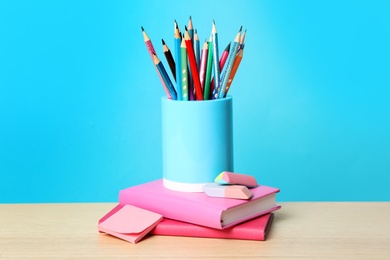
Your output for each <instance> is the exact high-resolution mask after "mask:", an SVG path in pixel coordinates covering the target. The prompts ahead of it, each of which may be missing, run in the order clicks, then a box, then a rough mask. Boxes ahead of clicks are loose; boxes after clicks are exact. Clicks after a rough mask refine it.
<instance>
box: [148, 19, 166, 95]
mask: <svg viewBox="0 0 390 260" xmlns="http://www.w3.org/2000/svg"><path fill="white" fill-rule="evenodd" d="M141 29H142V35H143V37H144V43H145V45H146V48H147V50H148V53H149V55H150V58H151V59H152V62H153V64H154V58H153V55H154V54H156V51H155V49H154V47H153V44H152V41H151V40H150V38H149V36H148V35H147V33H146V31H145V30H144V27H142V26H141ZM154 68H155V69H156V72H157V75H158V77H159V78H160V81H161V83H162V85H163V87H164V91H165V94H166V95H167V97H168V98H169V99H173V97H172V95H171V92H170V91H169V89H168V87H167V85H166V84H165V81H164V79H163V78H162V75H161V73H160V71H159V69H158V68H157V67H156V65H155V66H154Z"/></svg>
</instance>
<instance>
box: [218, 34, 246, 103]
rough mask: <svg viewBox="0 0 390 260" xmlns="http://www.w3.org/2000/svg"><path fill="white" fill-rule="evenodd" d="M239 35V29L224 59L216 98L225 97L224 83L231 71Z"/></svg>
mask: <svg viewBox="0 0 390 260" xmlns="http://www.w3.org/2000/svg"><path fill="white" fill-rule="evenodd" d="M240 35H241V29H240V31H239V32H238V33H237V35H236V38H235V39H234V42H233V44H232V45H231V50H230V52H229V56H228V59H227V61H226V62H227V63H226V66H225V69H224V71H223V73H222V74H223V79H222V81H221V86H220V88H219V91H218V95H217V96H216V98H223V97H225V92H226V85H227V83H228V81H229V78H230V73H231V71H232V68H233V64H234V60H235V58H236V54H237V49H238V47H239V45H240Z"/></svg>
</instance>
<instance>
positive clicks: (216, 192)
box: [203, 183, 252, 199]
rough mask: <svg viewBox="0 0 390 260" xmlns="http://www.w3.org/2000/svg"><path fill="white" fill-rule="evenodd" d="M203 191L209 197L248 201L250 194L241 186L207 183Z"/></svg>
mask: <svg viewBox="0 0 390 260" xmlns="http://www.w3.org/2000/svg"><path fill="white" fill-rule="evenodd" d="M203 191H204V192H205V193H206V195H207V196H209V197H218V198H230V199H250V198H251V197H252V192H251V191H250V190H249V189H248V188H247V187H246V186H242V185H218V184H216V183H208V184H205V185H204V186H203Z"/></svg>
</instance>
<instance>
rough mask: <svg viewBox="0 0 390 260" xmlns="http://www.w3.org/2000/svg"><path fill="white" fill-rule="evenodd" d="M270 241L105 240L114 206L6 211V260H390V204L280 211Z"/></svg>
mask: <svg viewBox="0 0 390 260" xmlns="http://www.w3.org/2000/svg"><path fill="white" fill-rule="evenodd" d="M280 204H281V205H282V209H281V210H279V211H277V212H275V219H274V222H273V225H272V227H271V231H270V234H269V236H268V239H267V241H244V240H231V239H212V238H192V237H166V236H148V237H146V238H144V239H143V240H142V241H140V242H139V243H138V244H131V243H128V242H125V241H123V240H120V239H117V238H114V237H111V236H108V235H105V234H100V233H98V232H97V221H98V219H99V218H100V217H101V216H103V215H104V214H105V213H106V212H108V211H109V210H110V209H111V208H112V207H113V206H114V205H115V204H114V203H96V204H93V203H91V204H89V203H88V204H1V205H0V259H8V258H23V259H25V258H34V257H35V258H37V259H54V258H74V259H80V258H91V259H98V258H102V259H117V258H127V259H132V260H133V259H202V260H206V259H259V258H260V257H264V258H267V259H294V258H305V259H334V258H338V259H390V202H378V203H377V202H375V203H357V202H353V203H342V202H337V203H327V202H317V203H316V202H313V203H311V202H310V203H309V202H304V203H298V202H297V203H280Z"/></svg>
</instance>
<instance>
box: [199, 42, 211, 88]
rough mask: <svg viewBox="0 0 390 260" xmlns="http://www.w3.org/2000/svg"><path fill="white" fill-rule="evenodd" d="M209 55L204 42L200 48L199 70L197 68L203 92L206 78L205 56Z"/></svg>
mask: <svg viewBox="0 0 390 260" xmlns="http://www.w3.org/2000/svg"><path fill="white" fill-rule="evenodd" d="M208 53H209V49H208V44H207V41H205V42H204V44H203V48H202V55H201V58H200V68H199V78H200V86H201V87H202V90H203V91H204V80H205V76H206V66H207V55H208Z"/></svg>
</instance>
